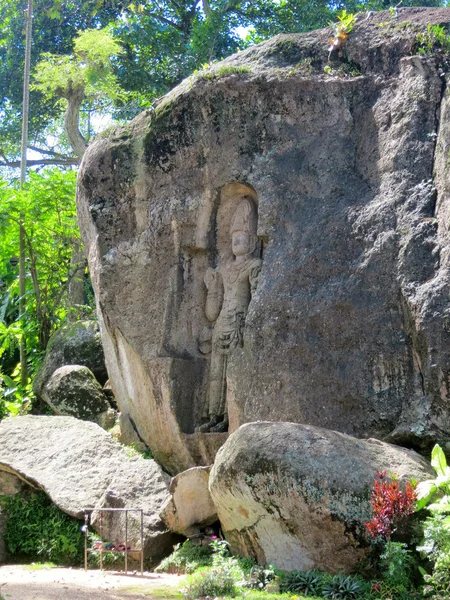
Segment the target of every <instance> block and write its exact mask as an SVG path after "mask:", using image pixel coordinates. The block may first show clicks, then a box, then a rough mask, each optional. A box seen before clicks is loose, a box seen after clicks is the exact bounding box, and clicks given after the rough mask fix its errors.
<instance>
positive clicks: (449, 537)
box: [417, 444, 450, 600]
mask: <svg viewBox="0 0 450 600" xmlns="http://www.w3.org/2000/svg"><path fill="white" fill-rule="evenodd" d="M431 465H432V467H433V469H434V470H435V472H436V478H435V479H430V480H427V481H423V482H421V483H419V484H418V486H417V492H418V501H417V510H422V509H424V508H426V509H427V510H428V511H429V512H430V513H431V514H430V516H429V517H427V519H426V520H425V523H424V537H423V541H422V544H421V546H419V547H418V548H417V550H418V551H419V552H421V553H422V554H423V555H424V556H426V557H427V558H428V559H430V560H431V561H432V564H433V570H432V573H431V574H427V573H425V572H423V575H424V579H425V582H426V586H425V589H424V591H425V593H426V595H427V596H428V597H430V598H435V599H436V600H438V599H440V598H448V597H449V595H450V514H449V513H450V467H448V465H447V459H446V457H445V454H444V452H443V450H442V448H441V447H440V446H439V445H438V444H436V445H435V446H434V448H433V450H432V452H431Z"/></svg>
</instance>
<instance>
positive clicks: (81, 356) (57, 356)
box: [33, 321, 108, 398]
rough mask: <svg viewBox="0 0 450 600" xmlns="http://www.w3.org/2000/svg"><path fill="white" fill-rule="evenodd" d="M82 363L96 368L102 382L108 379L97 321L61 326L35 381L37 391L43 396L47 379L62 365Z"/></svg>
mask: <svg viewBox="0 0 450 600" xmlns="http://www.w3.org/2000/svg"><path fill="white" fill-rule="evenodd" d="M66 365H81V366H84V367H87V368H88V369H90V370H91V371H92V373H93V374H94V376H95V378H96V379H97V381H98V382H99V383H100V385H104V384H105V383H106V381H107V379H108V373H107V371H106V366H105V355H104V352H103V346H102V342H101V338H100V331H99V325H98V322H97V321H78V322H77V323H71V324H69V325H65V326H64V327H61V328H60V329H58V330H57V331H55V333H54V334H53V335H52V336H51V337H50V340H49V342H48V345H47V349H46V352H45V356H44V359H43V360H42V362H41V365H40V367H39V369H38V372H37V373H36V376H35V378H34V380H33V391H34V393H35V394H36V396H37V397H38V398H41V397H42V393H43V389H44V386H45V384H46V383H47V381H48V380H49V379H50V377H51V376H52V375H53V373H54V372H55V371H56V369H59V368H60V367H64V366H66Z"/></svg>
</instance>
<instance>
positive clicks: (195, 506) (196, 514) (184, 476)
mask: <svg viewBox="0 0 450 600" xmlns="http://www.w3.org/2000/svg"><path fill="white" fill-rule="evenodd" d="M209 471H210V468H209V467H193V468H192V469H188V470H187V471H183V472H182V473H179V474H178V475H175V477H174V478H173V479H172V481H171V482H170V488H169V492H170V497H169V498H168V499H167V500H166V502H165V503H164V504H163V506H162V508H161V512H160V515H161V518H162V520H163V521H164V523H165V524H166V525H167V527H168V528H169V529H170V530H171V531H175V532H176V533H180V534H182V535H185V536H186V537H189V536H192V535H195V534H197V533H199V532H200V529H202V528H204V527H207V526H208V525H212V523H214V522H215V521H217V519H218V517H217V511H216V508H215V506H214V503H213V501H212V498H211V495H210V493H209V489H208V481H209Z"/></svg>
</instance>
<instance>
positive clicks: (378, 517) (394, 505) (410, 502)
mask: <svg viewBox="0 0 450 600" xmlns="http://www.w3.org/2000/svg"><path fill="white" fill-rule="evenodd" d="M415 487H416V486H415V484H412V483H411V482H410V481H407V482H406V485H405V489H404V490H402V489H401V488H400V483H399V481H398V480H397V479H394V480H392V481H390V480H389V479H387V478H386V471H383V472H381V471H378V473H377V474H376V475H375V479H374V482H373V488H372V497H371V500H370V503H371V505H372V514H373V517H372V519H371V520H370V521H369V522H368V523H365V527H366V530H367V533H368V534H369V535H370V537H371V538H372V539H376V538H378V537H384V538H386V539H387V540H389V539H390V537H391V535H392V533H393V532H394V531H395V529H396V528H397V526H398V523H399V521H400V520H402V519H403V518H405V517H406V516H408V515H411V514H412V513H413V512H414V508H415V504H416V500H417V494H416V490H415Z"/></svg>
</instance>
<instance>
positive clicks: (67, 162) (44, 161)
mask: <svg viewBox="0 0 450 600" xmlns="http://www.w3.org/2000/svg"><path fill="white" fill-rule="evenodd" d="M3 158H5V157H3ZM79 164H80V159H79V158H77V157H75V156H68V157H67V158H64V159H62V158H41V159H36V160H27V167H37V166H39V165H42V166H44V165H62V166H64V167H70V166H71V165H79ZM0 167H10V168H12V169H16V168H18V167H20V160H12V161H9V160H6V159H5V162H0Z"/></svg>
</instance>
